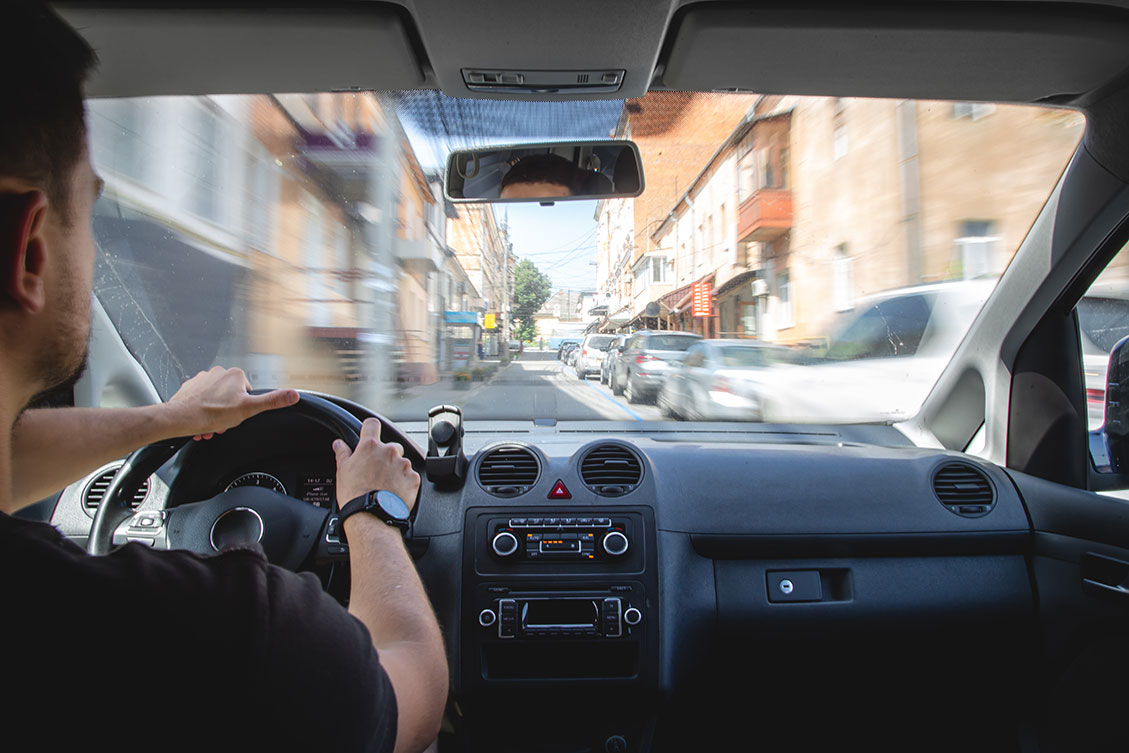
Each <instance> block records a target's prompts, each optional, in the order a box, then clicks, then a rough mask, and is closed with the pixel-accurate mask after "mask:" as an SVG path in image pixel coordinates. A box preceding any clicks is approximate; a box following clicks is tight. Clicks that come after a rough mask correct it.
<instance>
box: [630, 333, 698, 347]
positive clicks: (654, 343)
mask: <svg viewBox="0 0 1129 753" xmlns="http://www.w3.org/2000/svg"><path fill="white" fill-rule="evenodd" d="M696 342H698V338H696V337H686V336H685V335H681V336H679V335H654V336H653V337H649V338H647V339H646V340H644V341H643V343H642V346H643V347H644V348H647V349H649V350H687V349H688V348H689V347H690V346H691V345H693V344H694V343H696Z"/></svg>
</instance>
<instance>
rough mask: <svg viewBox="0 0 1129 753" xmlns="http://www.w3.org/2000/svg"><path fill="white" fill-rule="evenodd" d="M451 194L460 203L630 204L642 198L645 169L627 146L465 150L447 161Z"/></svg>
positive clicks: (576, 144) (579, 144)
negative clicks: (587, 201) (592, 201)
mask: <svg viewBox="0 0 1129 753" xmlns="http://www.w3.org/2000/svg"><path fill="white" fill-rule="evenodd" d="M446 189H447V197H448V198H449V199H451V200H452V201H456V202H518V201H539V202H542V203H553V202H557V201H576V200H580V199H612V198H627V197H632V196H638V195H639V194H641V193H643V166H642V163H641V162H640V159H639V148H638V147H637V146H635V144H634V143H632V142H630V141H622V140H621V141H570V142H554V143H546V144H516V145H512V146H497V147H483V148H480V149H465V150H460V151H456V152H452V153H451V154H450V156H449V157H448V158H447V179H446Z"/></svg>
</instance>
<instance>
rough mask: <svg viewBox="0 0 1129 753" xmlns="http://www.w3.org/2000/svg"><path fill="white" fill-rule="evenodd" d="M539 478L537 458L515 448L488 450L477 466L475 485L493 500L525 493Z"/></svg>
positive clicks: (539, 467)
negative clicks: (487, 493)
mask: <svg viewBox="0 0 1129 753" xmlns="http://www.w3.org/2000/svg"><path fill="white" fill-rule="evenodd" d="M540 475H541V464H540V463H538V462H537V456H536V455H534V454H533V453H532V452H530V451H529V450H527V449H525V448H524V447H518V446H516V445H515V446H506V447H498V448H497V449H494V450H491V451H490V452H489V453H487V454H486V457H484V458H482V462H481V463H479V464H478V483H479V484H480V485H481V486H482V488H483V489H485V490H486V491H488V492H490V493H491V494H493V495H494V496H496V497H516V496H517V495H519V494H525V493H526V492H527V491H529V490H530V489H531V488H532V487H533V485H534V484H536V483H537V477H538V476H540Z"/></svg>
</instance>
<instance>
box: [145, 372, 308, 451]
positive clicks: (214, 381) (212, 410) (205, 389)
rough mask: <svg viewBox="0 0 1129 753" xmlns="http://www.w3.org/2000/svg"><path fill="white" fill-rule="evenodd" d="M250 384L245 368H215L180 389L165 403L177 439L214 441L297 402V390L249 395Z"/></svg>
mask: <svg viewBox="0 0 1129 753" xmlns="http://www.w3.org/2000/svg"><path fill="white" fill-rule="evenodd" d="M250 389H251V384H250V383H249V382H248V381H247V375H246V374H244V373H243V370H242V369H225V368H223V367H222V366H213V367H212V368H211V369H209V370H208V371H201V372H200V373H199V374H197V375H196V376H194V377H192V378H191V379H189V380H188V381H187V382H185V383H184V384H182V385H181V386H180V389H179V390H177V392H176V394H175V395H173V396H172V397H171V398H169V401H168V402H167V403H166V404H165V409H166V410H167V411H168V415H169V418H170V422H171V424H172V425H173V426H175V427H177V429H178V430H177V431H176V432H175V433H174V436H191V437H192V438H193V439H196V440H201V439H211V438H212V437H213V436H215V435H216V434H222V433H224V432H225V431H227V430H228V429H230V428H232V427H235V426H238V425H239V424H241V423H243V422H244V421H245V420H247V419H248V418H250V417H251V416H254V415H256V414H258V413H262V412H263V411H267V410H275V409H277V408H285V407H287V406H290V405H294V404H295V403H297V402H298V392H297V390H274V391H272V392H266V393H264V394H261V395H252V394H249V392H250Z"/></svg>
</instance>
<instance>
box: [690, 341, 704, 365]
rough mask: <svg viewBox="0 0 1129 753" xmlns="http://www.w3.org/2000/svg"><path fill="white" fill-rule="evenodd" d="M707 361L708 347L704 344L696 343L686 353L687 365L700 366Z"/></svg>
mask: <svg viewBox="0 0 1129 753" xmlns="http://www.w3.org/2000/svg"><path fill="white" fill-rule="evenodd" d="M705 362H706V348H705V346H704V345H694V346H692V347H691V348H690V350H689V351H687V353H686V361H685V365H686V366H691V367H698V366H702V365H703V364H705Z"/></svg>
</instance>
